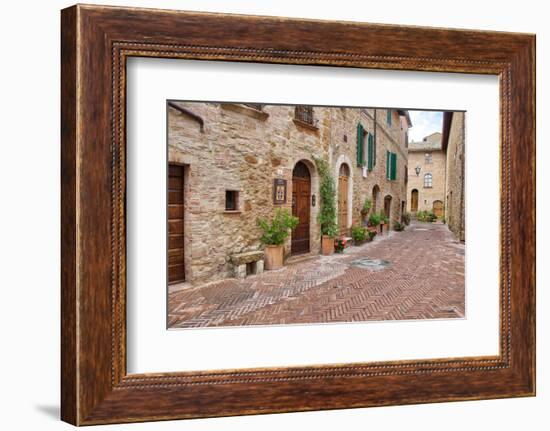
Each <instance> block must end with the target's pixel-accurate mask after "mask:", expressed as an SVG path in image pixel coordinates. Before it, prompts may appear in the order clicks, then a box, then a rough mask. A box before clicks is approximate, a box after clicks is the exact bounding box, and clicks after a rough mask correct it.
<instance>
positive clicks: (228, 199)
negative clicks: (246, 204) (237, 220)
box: [225, 190, 239, 211]
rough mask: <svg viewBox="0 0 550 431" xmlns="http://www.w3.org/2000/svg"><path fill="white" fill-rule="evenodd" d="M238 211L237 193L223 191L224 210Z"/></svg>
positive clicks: (235, 191)
mask: <svg viewBox="0 0 550 431" xmlns="http://www.w3.org/2000/svg"><path fill="white" fill-rule="evenodd" d="M238 209H239V192H238V191H237V190H226V191H225V210H226V211H237V210H238Z"/></svg>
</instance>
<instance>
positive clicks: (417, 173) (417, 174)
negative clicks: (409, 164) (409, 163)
mask: <svg viewBox="0 0 550 431" xmlns="http://www.w3.org/2000/svg"><path fill="white" fill-rule="evenodd" d="M420 169H422V168H421V167H420V165H418V166H417V167H416V168H414V171H415V172H416V176H419V175H420Z"/></svg>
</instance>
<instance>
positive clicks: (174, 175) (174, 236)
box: [168, 165, 185, 284]
mask: <svg viewBox="0 0 550 431" xmlns="http://www.w3.org/2000/svg"><path fill="white" fill-rule="evenodd" d="M183 198H184V194H183V166H179V165H169V166H168V283H169V284H173V283H180V282H182V281H185V266H184V246H183V244H184V242H183V235H184V230H183Z"/></svg>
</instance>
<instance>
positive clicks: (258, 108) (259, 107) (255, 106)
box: [243, 103, 264, 111]
mask: <svg viewBox="0 0 550 431" xmlns="http://www.w3.org/2000/svg"><path fill="white" fill-rule="evenodd" d="M243 105H244V106H248V107H249V108H252V109H255V110H256V111H261V110H262V109H263V107H264V105H262V104H260V103H243Z"/></svg>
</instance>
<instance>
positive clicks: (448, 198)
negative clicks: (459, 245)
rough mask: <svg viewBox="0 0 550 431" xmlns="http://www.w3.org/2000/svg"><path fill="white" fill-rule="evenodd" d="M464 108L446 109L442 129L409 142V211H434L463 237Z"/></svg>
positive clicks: (456, 233)
mask: <svg viewBox="0 0 550 431" xmlns="http://www.w3.org/2000/svg"><path fill="white" fill-rule="evenodd" d="M464 117H465V114H464V112H444V113H443V127H442V133H439V132H435V133H432V134H431V135H428V136H426V137H425V138H424V139H423V140H422V141H419V142H411V143H410V144H409V181H408V185H407V196H408V211H409V212H410V213H411V214H412V215H413V216H414V215H415V214H416V213H417V212H418V211H433V212H434V214H435V215H436V216H437V217H439V218H440V219H445V222H446V223H447V224H448V226H449V229H450V230H451V231H452V232H453V233H454V234H455V236H456V238H457V239H459V240H460V241H464V240H465V223H464V217H465V212H464V178H465V177H464V162H465V160H464V151H465V135H464Z"/></svg>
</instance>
